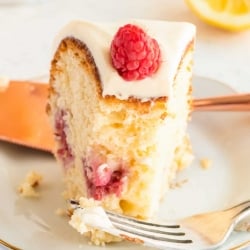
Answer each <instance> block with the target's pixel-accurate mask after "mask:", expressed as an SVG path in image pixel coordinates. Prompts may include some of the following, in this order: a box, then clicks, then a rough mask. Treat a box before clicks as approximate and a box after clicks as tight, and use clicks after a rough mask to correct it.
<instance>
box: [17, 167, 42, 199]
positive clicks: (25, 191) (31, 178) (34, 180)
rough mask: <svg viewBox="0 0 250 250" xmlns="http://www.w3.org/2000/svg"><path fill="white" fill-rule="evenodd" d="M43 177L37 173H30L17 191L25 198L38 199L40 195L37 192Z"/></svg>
mask: <svg viewBox="0 0 250 250" xmlns="http://www.w3.org/2000/svg"><path fill="white" fill-rule="evenodd" d="M42 179H43V177H42V175H40V174H39V173H37V172H35V171H31V172H29V173H28V174H27V175H26V177H25V179H24V181H23V182H22V183H21V184H20V185H19V187H18V189H17V191H18V193H19V194H20V195H21V196H23V197H28V198H37V197H39V196H40V194H39V193H38V192H37V187H38V186H39V185H40V183H41V181H42Z"/></svg>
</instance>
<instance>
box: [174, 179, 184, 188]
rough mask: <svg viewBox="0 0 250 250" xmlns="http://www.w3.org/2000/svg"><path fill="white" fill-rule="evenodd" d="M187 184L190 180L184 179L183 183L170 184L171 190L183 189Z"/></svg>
mask: <svg viewBox="0 0 250 250" xmlns="http://www.w3.org/2000/svg"><path fill="white" fill-rule="evenodd" d="M187 182H188V179H183V180H181V181H176V182H172V183H171V184H170V188H171V189H175V188H180V187H182V186H183V185H184V184H185V183H187Z"/></svg>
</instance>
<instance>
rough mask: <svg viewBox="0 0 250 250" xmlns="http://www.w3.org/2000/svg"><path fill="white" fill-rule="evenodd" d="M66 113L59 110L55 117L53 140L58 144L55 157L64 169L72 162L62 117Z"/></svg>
mask: <svg viewBox="0 0 250 250" xmlns="http://www.w3.org/2000/svg"><path fill="white" fill-rule="evenodd" d="M65 115H66V112H65V111H63V110H61V111H60V112H58V113H57V115H56V122H55V130H56V132H55V139H56V141H57V142H58V145H59V146H58V149H57V151H56V154H57V156H58V157H59V158H60V159H61V160H62V162H63V165H64V167H65V168H67V167H68V166H69V164H70V163H71V162H72V161H73V159H74V156H73V154H72V150H71V148H70V146H69V144H68V142H67V136H66V131H65V130H66V128H67V125H66V122H65V119H64V116H65Z"/></svg>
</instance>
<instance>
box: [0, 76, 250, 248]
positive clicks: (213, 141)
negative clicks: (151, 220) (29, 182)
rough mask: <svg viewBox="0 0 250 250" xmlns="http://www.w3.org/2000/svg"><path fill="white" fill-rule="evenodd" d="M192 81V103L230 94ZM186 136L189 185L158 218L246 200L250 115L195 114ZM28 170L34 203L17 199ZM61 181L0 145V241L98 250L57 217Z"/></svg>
mask: <svg viewBox="0 0 250 250" xmlns="http://www.w3.org/2000/svg"><path fill="white" fill-rule="evenodd" d="M194 81H195V84H194V88H195V89H194V90H195V96H196V97H198V96H199V97H200V96H211V95H221V94H229V93H232V92H233V90H231V89H230V88H229V87H227V86H226V85H223V84H221V83H218V82H216V81H213V80H209V79H204V78H200V77H195V79H194ZM189 130H190V135H191V140H192V143H193V148H194V154H195V160H194V162H193V164H192V166H191V167H190V168H188V169H187V170H185V171H183V173H181V174H180V176H179V177H178V178H179V180H183V179H188V182H187V183H185V184H184V185H183V186H182V187H181V188H177V189H174V190H171V191H170V192H169V194H168V195H167V197H166V200H165V201H164V203H163V204H162V207H161V211H160V213H159V216H160V217H162V218H166V219H171V218H172V219H173V218H176V217H180V216H187V215H191V214H194V213H200V212H205V211H208V210H214V209H221V208H224V207H226V206H229V205H232V204H235V203H237V202H239V201H243V200H246V199H249V198H250V164H249V162H250V152H249V149H250V113H243V112H239V113H231V112H217V113H216V112H197V113H194V114H193V118H192V122H191V124H190V127H189ZM202 158H209V159H210V160H211V161H212V166H211V167H210V168H209V169H207V170H204V169H202V168H201V167H200V164H199V160H200V159H202ZM30 170H36V171H38V172H40V173H41V174H42V175H43V176H44V182H43V185H42V188H41V198H40V199H38V200H35V199H24V198H21V197H19V196H18V194H17V193H16V188H17V186H18V184H19V183H20V182H21V181H22V180H23V178H24V176H25V175H26V173H27V172H29V171H30ZM61 177H62V173H61V171H60V169H59V167H57V165H56V163H55V160H54V159H53V158H52V156H50V155H48V154H45V153H42V152H38V151H34V150H30V149H27V148H22V147H19V146H15V145H11V144H8V143H3V142H0V197H1V203H0V204H1V205H0V239H2V240H5V241H6V242H9V243H11V244H13V245H15V246H18V247H20V248H21V249H25V250H40V249H46V250H50V249H51V250H52V249H60V250H71V249H72V250H73V249H78V248H80V249H81V248H82V249H86V250H91V249H96V247H93V246H90V245H88V244H87V241H86V240H85V239H84V238H83V237H81V236H80V235H79V234H78V233H77V232H76V231H75V230H74V229H72V228H71V227H70V226H69V225H68V223H67V220H66V219H63V218H62V217H60V216H57V215H55V211H56V209H57V208H63V207H64V202H63V199H62V198H61V196H60V194H61V191H62V190H63V186H62V183H61ZM248 240H250V233H246V232H245V233H233V235H232V236H231V237H230V239H229V240H228V242H227V243H226V244H225V246H223V247H222V248H220V249H223V250H224V249H229V248H230V247H232V246H235V245H237V244H240V243H242V242H244V241H248ZM134 247H135V246H134V245H132V244H130V243H119V244H112V245H109V246H107V248H106V249H120V250H123V249H124V250H125V249H134ZM0 248H1V247H0ZM136 248H137V249H139V247H138V246H136ZM142 249H149V248H142Z"/></svg>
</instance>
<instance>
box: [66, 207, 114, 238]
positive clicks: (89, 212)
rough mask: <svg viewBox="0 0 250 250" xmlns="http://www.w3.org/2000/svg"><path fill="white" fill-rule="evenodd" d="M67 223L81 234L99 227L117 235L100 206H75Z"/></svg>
mask: <svg viewBox="0 0 250 250" xmlns="http://www.w3.org/2000/svg"><path fill="white" fill-rule="evenodd" d="M69 224H70V225H71V226H72V227H73V228H75V229H76V230H77V231H78V232H79V233H81V234H84V233H86V232H89V231H91V230H92V229H100V230H102V231H105V232H109V233H111V234H114V235H118V232H116V231H115V228H114V226H113V224H112V223H111V221H110V220H109V218H108V216H107V214H106V212H105V211H104V209H103V208H102V207H100V206H92V207H86V208H80V207H78V208H75V209H74V212H73V215H72V216H71V219H70V221H69Z"/></svg>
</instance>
